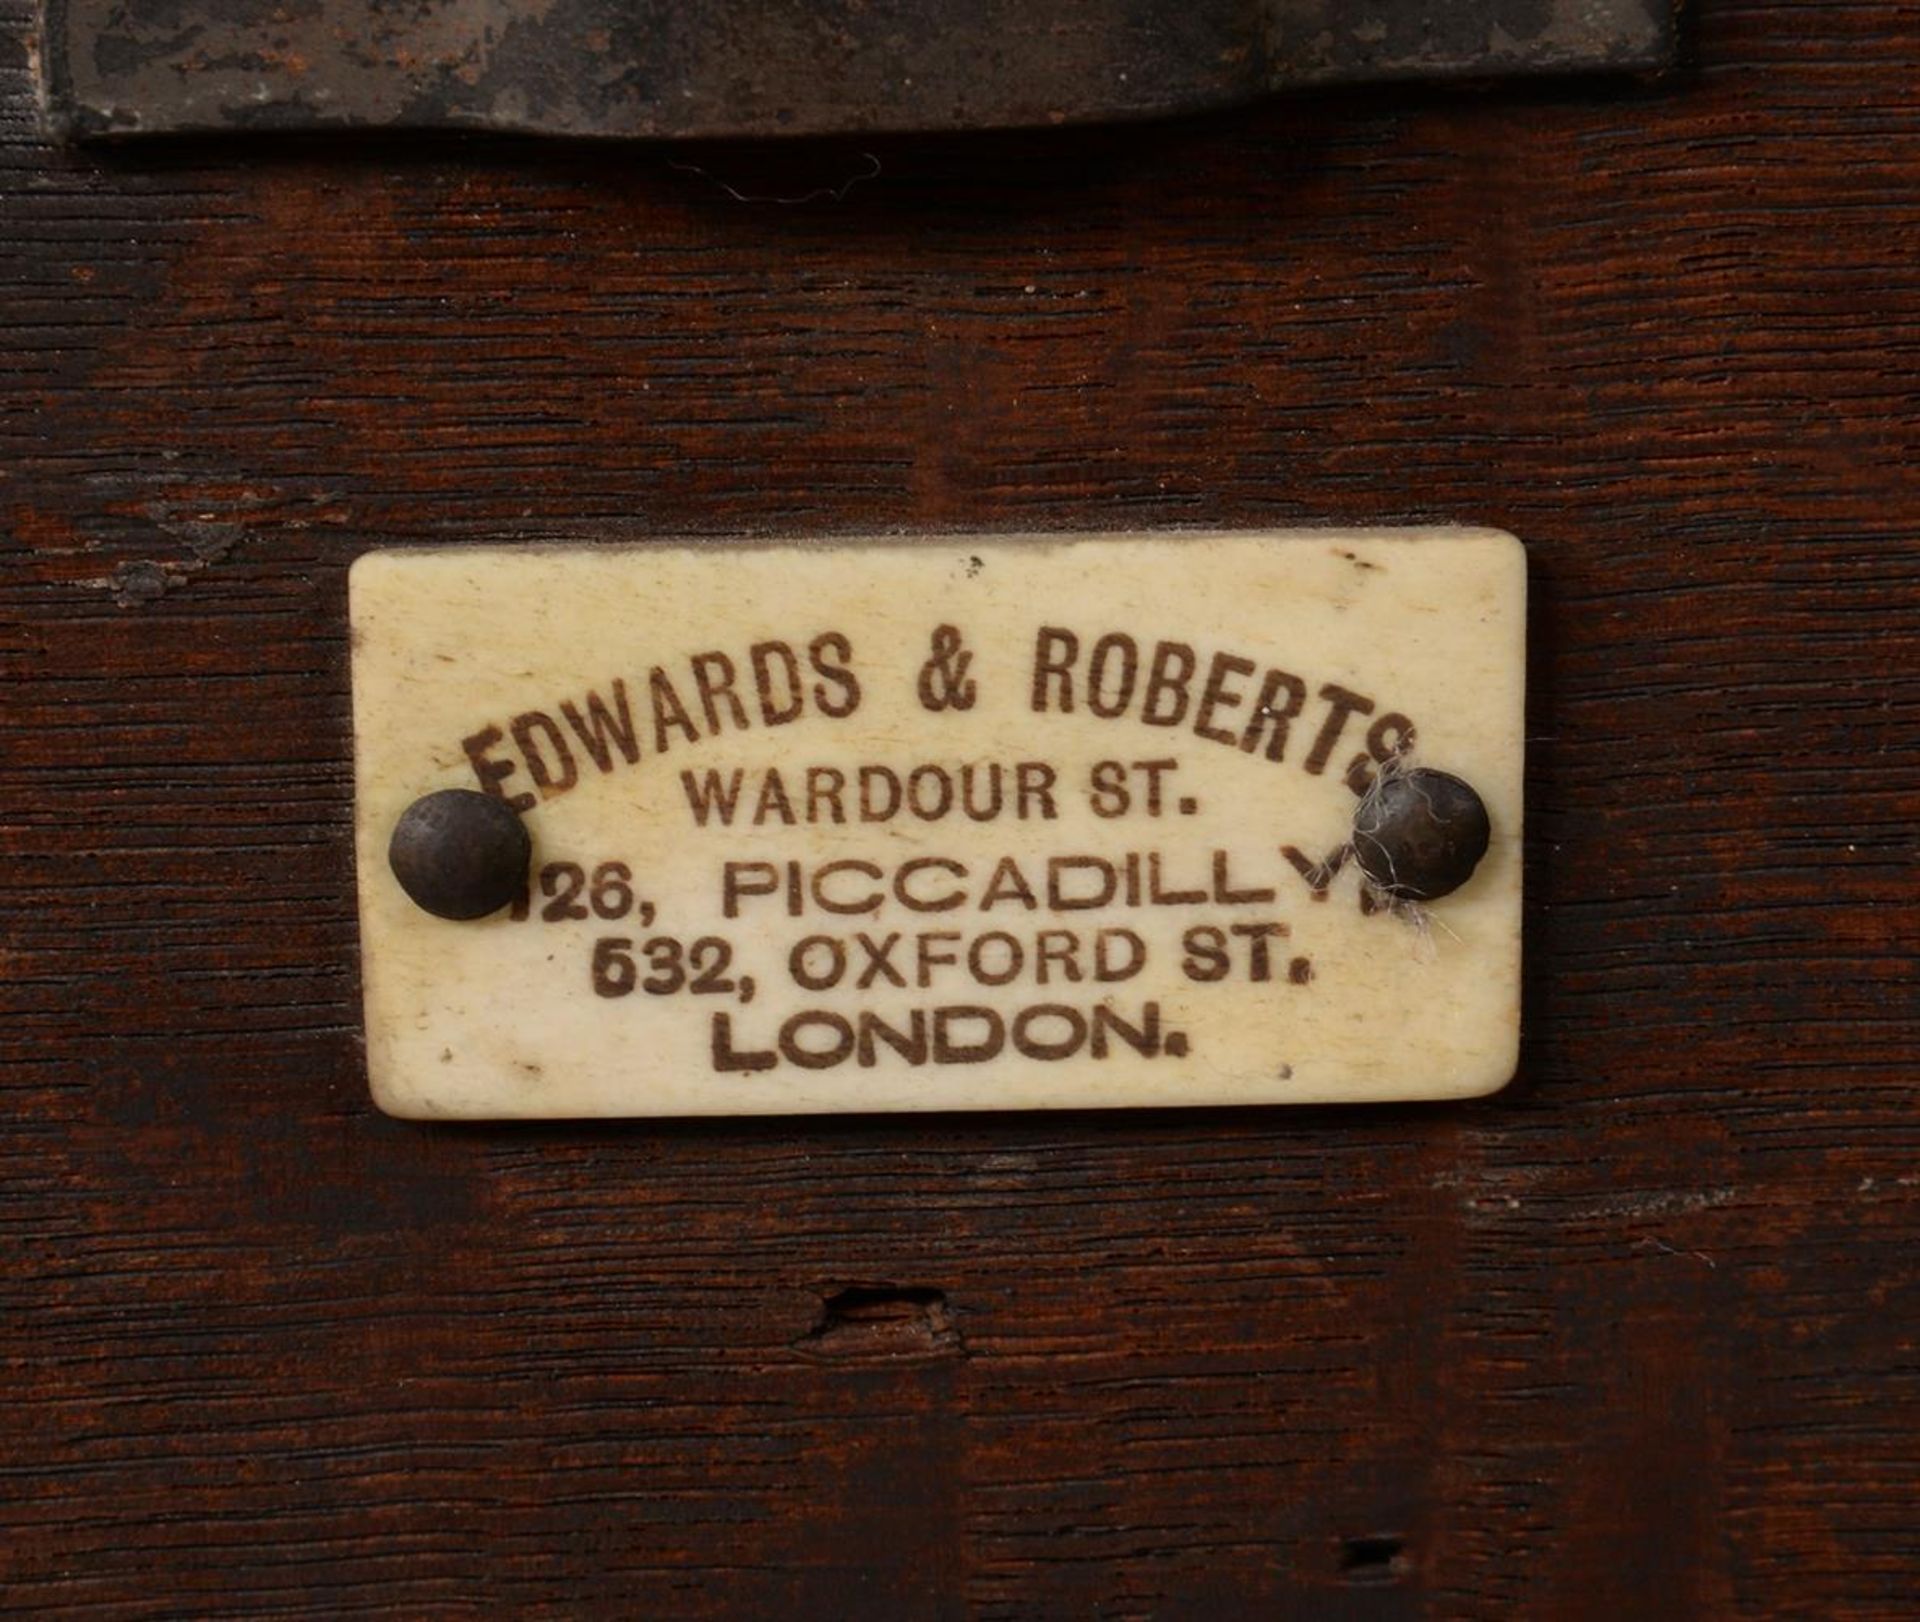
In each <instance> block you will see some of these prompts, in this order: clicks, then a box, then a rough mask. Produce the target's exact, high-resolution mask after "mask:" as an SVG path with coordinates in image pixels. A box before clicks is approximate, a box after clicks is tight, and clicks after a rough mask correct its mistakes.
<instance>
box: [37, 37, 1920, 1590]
mask: <svg viewBox="0 0 1920 1622" xmlns="http://www.w3.org/2000/svg"><path fill="white" fill-rule="evenodd" d="M27 11H28V8H27V7H26V6H25V5H24V4H23V3H22V0H0V321H3V322H4V335H3V339H0V343H3V353H0V548H4V561H3V564H0V661H3V662H4V663H3V664H0V672H3V674H4V685H0V821H4V829H3V830H0V839H3V840H4V855H5V860H4V863H0V907H3V908H4V932H3V934H0V951H3V952H4V958H3V959H0V961H3V962H4V986H0V999H4V1014H5V1025H4V1030H5V1033H6V1034H5V1038H4V1049H3V1052H0V1064H3V1068H0V1235H3V1236H4V1241H5V1249H4V1262H0V1367H4V1369H5V1372H6V1401H5V1403H4V1405H0V1604H3V1605H5V1606H7V1607H9V1608H17V1609H19V1610H21V1611H32V1610H47V1611H59V1612H63V1613H66V1614H73V1615H85V1616H93V1615H99V1616H116V1617H122V1616H123V1617H138V1616H160V1615H192V1616H209V1615H217V1614H235V1615H241V1614H244V1615H252V1616H260V1615H271V1614H279V1613H309V1614H311V1613H316V1612H325V1613H330V1614H351V1613H356V1612H362V1611H367V1612H371V1611H386V1610H397V1611H398V1612H400V1613H401V1614H414V1615H448V1616H458V1615H463V1614H470V1613H472V1614H478V1613H481V1612H497V1611H500V1610H502V1609H506V1610H509V1611H512V1612H520V1613H525V1614H529V1615H549V1614H550V1615H556V1616H557V1615H579V1614H607V1615H612V1614H628V1613H642V1614H644V1612H646V1611H649V1610H650V1611H652V1612H654V1613H655V1614H665V1615H671V1616H676V1617H690V1618H697V1617H759V1616H767V1615H788V1616H804V1617H821V1618H838V1617H853V1616H862V1617H866V1616H871V1617H882V1618H898V1617H917V1616H929V1617H968V1618H974V1617H977V1618H1026V1617H1033V1616H1085V1615H1100V1616H1105V1617H1113V1618H1126V1617H1188V1616H1191V1617H1219V1616H1238V1615H1247V1616H1254V1615H1260V1616H1270V1615H1276V1614H1299V1615H1313V1616H1322V1615H1324V1616H1341V1617H1355V1618H1373V1617H1418V1616H1445V1617H1488V1618H1501V1617H1511V1616H1553V1617H1594V1618H1613V1617H1619V1616H1652V1615H1658V1616H1676V1617H1680V1616H1752V1617H1763V1616H1764V1617H1776V1616H1808V1617H1822V1618H1828V1617H1840V1616H1845V1617H1893V1616H1899V1615H1902V1614H1911V1607H1912V1604H1913V1596H1914V1594H1915V1593H1916V1591H1920V1513H1917V1511H1920V1445H1917V1443H1920V1348H1917V1346H1916V1338H1917V1336H1920V1299H1917V1293H1916V1284H1915V1276H1914V1271H1915V1270H1914V1254H1915V1251H1914V1245H1915V1240H1916V1237H1917V1236H1920V1156H1916V1153H1915V1151H1916V1147H1920V1114H1917V1113H1916V1105H1920V1087H1916V1076H1915V1054H1916V1036H1917V1035H1920V1031H1917V1030H1916V1026H1917V1025H1920V1018H1917V1015H1920V997H1916V971H1915V967H1914V954H1915V948H1916V945H1920V941H1916V935H1917V934H1920V930H1917V929H1916V922H1915V919H1916V902H1920V895H1917V894H1916V891H1917V890H1920V881H1917V880H1916V866H1915V862H1914V856H1913V849H1914V836H1915V825H1916V821H1917V820H1920V815H1917V814H1920V749H1916V747H1915V734H1916V721H1917V720H1920V660H1916V658H1915V649H1916V643H1917V642H1920V569H1916V542H1915V535H1916V530H1917V528H1920V478H1916V474H1915V472H1914V463H1915V449H1916V445H1915V440H1916V434H1915V429H1916V419H1920V385H1917V384H1916V377H1917V375H1920V370H1917V366H1920V101H1917V100H1916V98H1915V96H1914V94H1913V85H1912V64H1913V62H1914V60H1915V56H1916V52H1917V51H1920V22H1917V21H1916V16H1915V13H1914V11H1913V10H1912V8H1911V7H1910V6H1904V5H1895V4H1873V3H1859V4H1844V3H1832V4H1809V3H1784V4H1783V3H1764V4H1763V3H1760V0H1705V3H1703V4H1702V5H1701V7H1700V11H1699V16H1698V19H1697V31H1698V41H1697V46H1698V56H1699V68H1698V71H1697V73H1696V74H1695V75H1693V76H1692V77H1691V78H1690V79H1688V80H1687V81H1685V82H1682V83H1680V84H1677V85H1675V86H1672V87H1670V88H1668V89H1665V90H1662V91H1659V92H1657V93H1656V92H1651V91H1646V90H1641V89H1635V88H1632V87H1627V86H1621V85H1602V84H1588V85H1577V86H1558V87H1535V88H1531V89H1526V90H1498V91H1494V92H1491V93H1487V94H1471V93H1457V94H1441V93H1429V92H1398V93H1390V94H1388V93H1383V94H1368V95H1358V96H1338V97H1326V98H1317V99H1307V100H1301V101H1296V102H1292V103H1277V104H1274V105H1272V106H1270V107H1267V108H1264V109H1261V110H1259V111H1256V112H1253V113H1249V114H1245V115H1238V116H1233V117H1226V118H1220V119H1217V120H1210V121H1204V122H1199V123H1194V124H1186V125H1179V126H1172V127H1165V128H1141V129H1129V130H1116V131H1105V132H1092V133H1080V134H1064V133H1058V132H1056V133H1050V134H1038V135H1032V136H1008V137H993V138H990V139H985V140H980V141H965V140H949V141H939V142H908V141H900V142H889V143H885V144H882V145H877V146H874V147H871V148H870V149H864V148H863V149H860V150H849V149H844V148H838V147H822V148H805V149H801V150H800V151H798V152H789V153H769V152H765V151H760V152H755V151H750V150H749V151H728V150H725V149H710V150H704V151H699V152H686V151H671V152H669V151H660V150H646V149H591V148H562V147H538V146H531V145H529V146H512V145H471V146H468V145H460V144H454V143H439V144H433V143H427V142H393V143H380V142H375V143H358V144H345V143H343V144H338V145H332V144H329V145H274V144H272V143H269V142H266V141H237V140H236V141H233V142H228V143H211V144H204V145H180V146H173V147H149V148H145V149H141V150H137V151H136V150H133V149H131V148H130V149H127V150H126V151H124V152H97V151H95V152H76V151H63V150H57V149H54V148H52V147H50V146H48V145H47V144H46V143H45V142H44V141H43V140H42V138H41V136H40V135H39V133H38V122H37V116H36V113H35V107H34V100H33V93H32V84H31V74H30V71H29V68H30V58H29V53H28V47H27V44H26V39H27V25H28V21H29V19H28V15H27ZM863 150H870V151H871V152H872V154H873V159H872V161H871V162H870V161H869V160H868V159H867V158H866V157H863V156H862V151H863ZM681 164H692V165H695V166H696V167H695V168H694V169H686V168H681V167H677V165H681ZM876 167H877V169H878V173H877V174H874V173H873V170H874V169H875V168H876ZM862 175H867V176H870V177H871V178H867V179H865V180H864V181H862V182H861V183H859V184H856V185H851V186H847V185H846V182H848V181H849V180H850V179H851V178H853V177H857V176H862ZM723 188H730V189H731V191H732V192H735V193H744V194H748V195H793V194H797V193H801V192H806V191H809V190H814V189H816V188H817V189H820V190H821V191H822V192H823V195H820V196H818V197H816V198H815V200H814V201H812V202H810V203H806V204H791V205H786V204H774V203H767V204H753V203H741V202H738V201H735V200H734V199H733V197H732V196H731V195H730V194H729V191H728V190H727V189H723ZM836 194H837V195H836ZM1316 519H1333V520H1340V521H1351V522H1426V521H1443V520H1444V521H1454V520H1458V521H1472V522H1485V523H1493V524H1498V525H1501V526H1504V527H1507V528H1510V529H1512V530H1514V531H1515V532H1517V533H1519V534H1521V535H1522V536H1524V537H1526V539H1527V540H1528V541H1529V543H1530V545H1531V547H1532V550H1533V557H1534V571H1535V573H1534V592H1535V624H1536V627H1537V630H1536V634H1535V639H1534V640H1535V644H1536V645H1535V663H1534V702H1533V717H1534V720H1533V732H1534V737H1533V744H1532V757H1531V764H1530V787H1529V793H1530V816H1531V824H1532V825H1531V853H1530V867H1529V884H1530V886H1531V894H1530V901H1529V913H1528V931H1529V936H1528V942H1529V953H1530V959H1529V991H1528V1008H1527V1016H1528V1048H1527V1054H1526V1059H1525V1073H1524V1077H1523V1080H1522V1083H1521V1084H1520V1085H1519V1087H1517V1088H1516V1089H1515V1090H1514V1091H1513V1092H1510V1093H1509V1094H1507V1095H1505V1096H1503V1097H1501V1098H1498V1099H1495V1100H1492V1101H1490V1102H1488V1103H1485V1104H1482V1105H1476V1106H1471V1107H1456V1106H1447V1107H1440V1108H1432V1109H1406V1110H1389V1111H1381V1110H1368V1111H1359V1110H1356V1111H1348V1112H1338V1111H1315V1112H1307V1113H1289V1112H1285V1111H1277V1112H1266V1113H1262V1112H1235V1113H1231V1114H1224V1115H1206V1114H1178V1113H1167V1114H1153V1115H1146V1116H1119V1117H1101V1116H1079V1117H1070V1118H1048V1119H1033V1118H1006V1117H982V1118H954V1119H947V1120H940V1121H931V1122H928V1121H922V1122H918V1123H916V1122H912V1121H901V1120H854V1121H808V1122H801V1123H789V1122H779V1121H771V1122H760V1123H712V1124H700V1125H692V1124H687V1125H667V1126H659V1125H643V1126H638V1127H625V1128H623V1127H571V1126H569V1127H554V1128H543V1129H528V1128H523V1127H511V1128H486V1129H473V1130H445V1129H442V1130H429V1129H422V1128H420V1127H415V1126H408V1125H404V1124H401V1123H398V1122H393V1121H388V1120H384V1119H382V1118H380V1117H378V1116H377V1115H375V1114H374V1113H373V1112H372V1111H371V1109H370V1106H369V1105H368V1103H367V1100H366V1095H365V1088H364V1083H363V1076H362V1073H361V1056H360V1051H359V1047H358V1010H357V1006H356V998H357V985H356V978H355V973H356V971H355V963H354V954H355V926H354V919H353V914H352V910H351V884H350V877H351V875H350V871H349V868H350V857H349V811H350V804H349V798H350V784H349V775H348V755H347V750H348V737H347V691H346V667H345V640H344V638H345V629H344V627H345V616H344V607H345V604H344V575H345V569H346V565H347V563H348V561H349V560H350V559H351V558H352V557H353V556H354V555H355V554H356V553H357V552H358V551H359V550H361V549H363V548H365V547H367V546H370V545H373V544H377V543H381V542H388V541H397V540H405V541H414V542H440V541H445V542H457V541H474V540H510V539H513V538H516V537H520V536H523V535H527V534H530V533H537V534H548V533H578V532H580V531H581V530H582V529H583V528H584V529H587V530H592V529H593V528H594V527H595V526H598V525H603V524H608V523H612V522H616V521H630V522H632V523H634V524H636V525H638V526H639V528H640V529H641V530H642V531H643V532H646V533H668V532H686V531H720V530H727V531H735V530H744V531H765V530H772V529H781V530H804V531H808V532H818V531H827V530H834V529H866V530H874V529H891V528H904V527H918V526H935V527H956V528H958V527H967V526H1007V527H1014V526H1045V527H1091V526H1096V525H1097V526H1111V525H1115V524H1138V525H1154V524H1191V523H1210V524H1212V523H1236V522H1247V523H1264V524H1274V523H1296V522H1306V521H1312V520H1316ZM1404 1017H1405V1018H1406V1019H1407V1021H1408V1024H1409V1030H1410V1042H1411V1039H1412V1033H1413V1032H1414V1031H1415V1029H1416V1028H1417V1023H1418V1019H1419V1011H1418V1010H1417V1009H1409V1010H1406V1011H1405V1012H1404Z"/></svg>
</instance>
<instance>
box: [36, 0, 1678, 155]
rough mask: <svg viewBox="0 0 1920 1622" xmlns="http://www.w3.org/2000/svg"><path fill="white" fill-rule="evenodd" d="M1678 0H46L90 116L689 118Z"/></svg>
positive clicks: (1434, 50)
mask: <svg viewBox="0 0 1920 1622" xmlns="http://www.w3.org/2000/svg"><path fill="white" fill-rule="evenodd" d="M1673 7H1674V0H46V14H45V24H46V31H45V41H46V51H45V60H46V63H47V72H48V92H49V106H50V108H51V109H52V113H53V116H54V118H55V120H56V122H57V123H58V124H59V125H60V127H61V128H63V129H64V130H66V131H68V132H70V133H72V134H75V135H79V136H134V135H150V134H173V133H182V132H191V131H215V130H231V129H303V130H306V129H336V128H338V129H352V128H407V129H465V130H493V131H499V132H510V133H516V134H538V135H560V136H584V137H594V136H603V137H628V138H675V137H712V136H769V135H816V134H827V133H834V132H847V131H854V130H957V129H984V128H991V127H996V126H1009V125H1045V124H1064V123H1087V122H1095V121H1100V120H1109V119H1129V118H1148V117H1155V116H1160V115H1165V114H1173V113H1183V112H1197V111H1200V110H1202V109H1205V108H1210V107H1219V106H1225V105H1230V104H1232V103H1235V102H1242V101H1248V100H1251V99H1253V98H1255V97H1258V96H1262V95H1265V94H1267V93H1269V92H1272V91H1275V90H1281V89H1286V88H1289V87H1294V86H1308V85H1323V84H1340V83H1355V82H1362V81H1368V80H1386V79H1432V78H1458V77H1473V76H1482V75H1484V76H1494V75H1504V74H1520V73H1565V72H1579V71H1594V70H1612V71H1629V72H1647V71H1653V70H1657V69H1659V68H1662V67H1664V66H1667V65H1669V64H1670V62H1671V60H1672V57H1673V52H1674V42H1675V26H1674V16H1673Z"/></svg>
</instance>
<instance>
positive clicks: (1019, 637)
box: [352, 531, 1525, 1118]
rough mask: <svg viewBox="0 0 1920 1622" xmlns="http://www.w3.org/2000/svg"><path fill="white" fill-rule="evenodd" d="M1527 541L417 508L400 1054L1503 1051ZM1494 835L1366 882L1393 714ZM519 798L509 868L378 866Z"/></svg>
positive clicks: (421, 1078) (722, 1088)
mask: <svg viewBox="0 0 1920 1622" xmlns="http://www.w3.org/2000/svg"><path fill="white" fill-rule="evenodd" d="M1524 617H1525V566H1524V561H1523V555H1522V551H1521V548H1520V546H1519V543H1518V542H1516V541H1515V540H1513V539H1512V538H1511V537H1510V536H1506V535H1502V534H1499V533H1495V532H1491V531H1417V532H1365V533H1341V532H1326V531H1315V532H1305V533H1293V534H1223V535H1179V536H1160V537H1153V538H1143V537H1138V536H1133V537H1123V536H1122V537H1091V538H1085V539H1082V538H1073V539H1060V538H1019V539H1009V538H995V539H987V538H980V539H970V538H965V537H961V538H957V539H956V538H952V537H943V538H939V539H934V540H926V541H919V542H914V543H911V544H878V543H840V544H793V545H755V546H723V545H685V546H682V545H675V546H666V545H656V546H644V547H633V548H617V549H580V550H574V549H568V550H558V549H555V550H548V549H532V548H529V549H515V550H484V551H480V550H476V551H439V552H388V553H374V554H371V555H369V556H366V557H363V558H361V559H360V560H359V562H358V563H357V564H356V565H355V567H354V570H353V575H352V618H353V649H354V652H353V688H354V720H355V736H356V745H355V753H356V781H357V794H356V823H357V841H358V852H359V888H360V918H361V939H362V946H363V952H364V974H365V985H366V1012H367V1060H368V1067H369V1070H370V1072H371V1076H372V1082H373V1089H374V1096H375V1098H376V1100H377V1101H378V1103H379V1104H380V1106H381V1107H382V1108H383V1109H385V1110H388V1111H389V1112H391V1113H394V1114H398V1115H405V1116H419V1117H453V1118H460V1117H467V1118H471V1117H492V1116H575V1115H696V1114H735V1113H739V1114H746V1113H783V1112H792V1111H821V1110H849V1111H851V1110H903V1109H985V1108H994V1109H1033V1108H1048V1107H1054V1108H1058V1107H1077V1106H1112V1105H1166V1104H1246V1103H1322V1102H1328V1101H1339V1100H1359V1099H1412V1098H1440V1097H1457V1096H1465V1095H1471V1094H1478V1093H1485V1092H1490V1091H1492V1090H1494V1089H1496V1088H1498V1087H1500V1086H1502V1085H1503V1084H1504V1083H1505V1082H1506V1081H1507V1080H1508V1079H1509V1077H1510V1076H1511V1074H1512V1072H1513V1068H1514V1062H1515V1055H1516V1047H1517V1041H1518V1025H1519V995H1520V984H1519V967H1520V950H1519V923H1520V816H1521V746H1522V689H1523V622H1524ZM1409 749H1410V753H1409V754H1408V755H1407V758H1408V759H1409V760H1410V761H1411V762H1412V763H1414V764H1416V765H1426V766H1432V767H1435V768H1438V769H1441V770H1444V771H1447V772H1451V773H1454V774H1456V775H1458V776H1460V777H1463V778H1465V779H1466V780H1468V781H1469V782H1471V783H1472V784H1473V785H1474V787H1475V788H1476V789H1478V791H1479V792H1480V794H1481V796H1482V797H1483V798H1484V800H1485V801H1486V804H1487V806H1488V809H1489V811H1490V813H1491V820H1492V829H1493V834H1492V845H1491V848H1490V849H1489V850H1488V852H1487V855H1486V856H1485V858H1484V859H1483V861H1482V862H1481V864H1480V867H1479V869H1478V870H1477V871H1476V872H1475V874H1474V876H1473V878H1472V879H1471V880H1470V881H1469V882H1468V883H1467V884H1466V885H1465V886H1464V887H1463V888H1462V889H1460V890H1458V891H1457V892H1456V893H1454V894H1453V895H1451V896H1448V897H1446V898H1445V899H1444V900H1441V901H1438V902H1435V903H1434V904H1432V906H1431V907H1430V908H1429V909H1427V911H1426V912H1425V914H1424V915H1410V914H1409V913H1408V912H1407V911H1406V910H1405V909H1392V908H1381V907H1378V906H1372V905H1369V900H1370V898H1369V897H1368V896H1367V895H1366V894H1365V893H1364V887H1363V884H1362V881H1361V876H1360V874H1359V873H1358V871H1357V869H1356V867H1355V865H1354V863H1353V862H1352V861H1351V860H1348V859H1344V858H1343V854H1342V853H1343V849H1344V846H1345V843H1346V840H1347V837H1348V831H1349V824H1350V821H1351V818H1352V814H1353V810H1354V806H1355V804H1356V796H1357V795H1358V794H1360V793H1362V792H1364V791H1365V789H1366V788H1367V786H1368V784H1369V783H1370V782H1371V781H1372V778H1373V774H1374V773H1375V772H1376V771H1377V770H1378V769H1379V765H1380V763H1381V762H1382V761H1384V760H1387V759H1390V758H1394V757H1395V756H1396V755H1397V754H1398V753H1400V752H1402V751H1408V750H1409ZM450 787H465V788H477V789H483V790H486V791H488V792H491V793H494V794H497V795H500V796H502V797H504V798H505V799H507V800H508V801H510V802H511V803H512V804H514V805H515V806H516V807H517V808H518V809H519V810H520V811H521V813H522V814H523V816H524V818H525V822H526V826H527V827H528V829H529V830H530V832H531V834H532V840H533V861H532V870H531V874H530V883H529V887H528V893H527V895H526V897H525V899H524V901H523V902H522V903H521V904H520V905H518V906H515V907H512V908H508V909H504V910H502V911H501V912H499V913H496V914H495V915H493V916H491V917H488V918H484V919H480V920H477V921H470V922H448V921H445V920H442V919H439V918H435V917H432V916H430V915H428V914H427V913H425V912H423V911H421V910H420V909H419V908H417V907H415V906H414V905H413V903H412V902H411V901H409V900H408V898H407V896H406V895H405V894H404V893H403V892H402V891H401V889H400V887H399V885H398V884H397V883H396V882H395V880H394V878H393V876H392V874H391V872H390V871H389V869H388V866H387V861H386V847H387V841H388V838H389V835H390V833H391V831H392V829H393V825H394V822H395V819H396V818H397V817H398V816H399V815H400V813H401V812H402V811H403V810H404V809H405V808H406V806H407V805H408V804H409V803H410V802H411V801H412V800H414V799H415V798H416V797H417V796H419V795H422V794H425V793H427V792H429V791H431V790H434V789H441V788H450Z"/></svg>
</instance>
